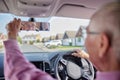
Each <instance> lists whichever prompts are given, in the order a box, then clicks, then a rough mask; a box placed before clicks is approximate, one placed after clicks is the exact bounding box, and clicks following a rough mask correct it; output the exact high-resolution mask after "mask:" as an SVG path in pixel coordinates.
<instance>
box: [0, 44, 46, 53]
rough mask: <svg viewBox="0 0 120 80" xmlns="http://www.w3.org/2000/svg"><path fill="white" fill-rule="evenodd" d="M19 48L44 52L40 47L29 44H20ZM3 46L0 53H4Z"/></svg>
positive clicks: (24, 50) (23, 50)
mask: <svg viewBox="0 0 120 80" xmlns="http://www.w3.org/2000/svg"><path fill="white" fill-rule="evenodd" d="M20 49H21V51H22V52H44V50H42V49H41V48H40V47H37V46H34V45H29V44H23V45H20ZM4 51H5V50H4V48H3V49H1V50H0V53H4Z"/></svg>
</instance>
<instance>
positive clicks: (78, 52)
mask: <svg viewBox="0 0 120 80" xmlns="http://www.w3.org/2000/svg"><path fill="white" fill-rule="evenodd" d="M72 55H73V56H76V57H79V58H85V59H89V54H88V53H86V52H85V51H84V50H80V49H76V50H74V51H73V53H72Z"/></svg>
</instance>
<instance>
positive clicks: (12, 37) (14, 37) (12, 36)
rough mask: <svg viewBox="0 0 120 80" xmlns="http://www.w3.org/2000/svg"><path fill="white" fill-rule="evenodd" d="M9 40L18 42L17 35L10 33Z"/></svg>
mask: <svg viewBox="0 0 120 80" xmlns="http://www.w3.org/2000/svg"><path fill="white" fill-rule="evenodd" d="M8 39H14V40H17V35H16V34H13V33H10V32H9V33H8Z"/></svg>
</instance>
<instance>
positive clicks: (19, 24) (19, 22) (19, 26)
mask: <svg viewBox="0 0 120 80" xmlns="http://www.w3.org/2000/svg"><path fill="white" fill-rule="evenodd" d="M18 28H19V29H20V28H21V19H18Z"/></svg>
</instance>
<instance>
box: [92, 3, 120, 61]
mask: <svg viewBox="0 0 120 80" xmlns="http://www.w3.org/2000/svg"><path fill="white" fill-rule="evenodd" d="M91 23H94V25H97V27H96V28H95V29H96V30H97V31H104V32H106V34H107V35H108V37H109V38H110V40H111V41H110V44H111V46H112V47H113V51H114V52H115V53H117V54H116V56H117V58H118V60H119V61H120V2H112V3H109V4H107V5H105V6H103V7H102V8H101V9H100V10H98V11H97V12H96V13H95V14H94V15H93V16H92V18H91ZM98 24H100V25H98Z"/></svg>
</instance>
